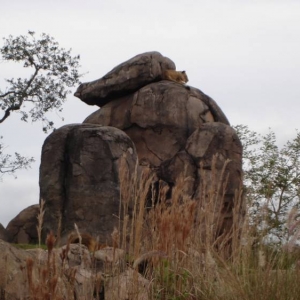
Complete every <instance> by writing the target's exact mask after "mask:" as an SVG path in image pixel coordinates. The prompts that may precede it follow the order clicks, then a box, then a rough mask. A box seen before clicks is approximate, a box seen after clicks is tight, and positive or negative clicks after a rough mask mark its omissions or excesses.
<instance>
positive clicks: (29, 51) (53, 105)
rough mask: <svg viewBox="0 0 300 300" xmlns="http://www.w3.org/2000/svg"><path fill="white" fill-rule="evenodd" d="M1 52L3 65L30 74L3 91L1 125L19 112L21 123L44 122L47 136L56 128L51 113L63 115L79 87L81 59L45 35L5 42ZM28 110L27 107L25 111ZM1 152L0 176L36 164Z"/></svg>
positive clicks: (10, 82)
mask: <svg viewBox="0 0 300 300" xmlns="http://www.w3.org/2000/svg"><path fill="white" fill-rule="evenodd" d="M3 40H4V44H3V46H2V48H0V53H1V55H2V60H3V61H13V62H17V63H22V64H23V67H24V68H27V69H28V70H29V71H30V75H29V77H28V78H20V77H18V78H10V79H5V81H6V83H7V86H6V87H5V89H4V90H1V89H0V111H2V114H1V113H0V124H1V123H3V122H4V121H5V120H6V119H7V118H8V117H9V116H10V115H11V113H12V112H18V113H19V114H20V116H21V117H20V119H21V120H22V121H25V122H27V121H32V122H36V121H42V123H43V130H44V131H45V132H47V131H48V130H49V129H52V128H53V126H54V123H53V121H51V120H49V119H48V117H47V116H46V113H47V112H50V111H59V112H60V111H61V110H62V104H63V103H64V101H65V100H66V98H67V95H68V94H69V93H70V92H71V90H70V88H71V87H73V86H75V85H76V84H78V83H79V78H80V76H81V75H80V74H79V73H78V68H79V67H80V66H79V59H80V57H79V55H78V56H74V57H72V56H71V50H65V49H64V48H60V47H59V44H58V42H56V41H55V40H54V38H53V37H51V36H49V35H47V34H45V33H43V34H42V35H41V36H40V37H39V38H36V35H35V33H34V32H33V31H29V32H28V35H27V36H24V35H20V36H18V37H13V36H9V37H8V38H4V39H3ZM25 106H26V107H25ZM3 148H4V147H3V144H1V148H0V173H2V174H3V173H9V174H12V173H14V172H15V171H16V170H17V169H20V168H27V167H28V166H29V164H30V163H31V162H32V161H33V159H32V158H30V159H27V158H24V157H22V156H20V155H19V154H16V155H15V159H13V158H12V156H11V155H7V154H4V153H3Z"/></svg>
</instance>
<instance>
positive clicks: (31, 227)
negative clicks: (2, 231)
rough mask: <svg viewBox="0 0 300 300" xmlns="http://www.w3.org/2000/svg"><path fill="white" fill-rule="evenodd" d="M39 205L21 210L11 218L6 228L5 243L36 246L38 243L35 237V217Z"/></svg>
mask: <svg viewBox="0 0 300 300" xmlns="http://www.w3.org/2000/svg"><path fill="white" fill-rule="evenodd" d="M38 213H39V205H38V204H35V205H31V206H29V207H27V208H25V209H24V210H22V211H21V212H20V213H19V214H18V215H17V216H16V217H15V218H13V219H12V220H11V221H10V222H9V223H8V225H7V227H6V232H7V241H8V242H10V243H17V244H30V243H33V244H36V243H38V235H37V229H36V227H37V223H38V222H37V216H38Z"/></svg>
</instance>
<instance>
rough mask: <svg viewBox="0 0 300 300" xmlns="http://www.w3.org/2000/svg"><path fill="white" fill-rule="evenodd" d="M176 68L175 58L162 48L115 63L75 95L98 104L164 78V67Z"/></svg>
mask: <svg viewBox="0 0 300 300" xmlns="http://www.w3.org/2000/svg"><path fill="white" fill-rule="evenodd" d="M167 69H169V70H175V64H174V62H173V61H172V60H170V59H169V58H167V57H164V56H162V55H161V54H160V53H159V52H156V51H153V52H146V53H142V54H139V55H136V56H134V57H133V58H131V59H129V60H127V61H125V62H123V63H121V64H120V65H118V66H116V67H115V68H114V69H112V70H111V71H110V72H108V73H107V74H106V75H105V76H103V77H102V78H100V79H98V80H95V81H92V82H87V83H83V84H81V85H80V86H79V87H78V89H77V91H76V92H75V94H74V96H75V97H78V98H80V99H81V100H82V101H83V102H85V103H86V104H89V105H97V106H99V107H101V106H103V105H105V104H106V103H108V102H110V100H112V99H114V98H117V97H122V96H125V95H128V94H129V93H132V92H135V91H137V90H138V89H140V88H142V87H143V86H145V85H147V84H149V83H151V82H156V81H159V80H161V76H162V73H163V71H164V70H167Z"/></svg>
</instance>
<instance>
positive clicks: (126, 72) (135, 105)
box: [40, 52, 242, 241]
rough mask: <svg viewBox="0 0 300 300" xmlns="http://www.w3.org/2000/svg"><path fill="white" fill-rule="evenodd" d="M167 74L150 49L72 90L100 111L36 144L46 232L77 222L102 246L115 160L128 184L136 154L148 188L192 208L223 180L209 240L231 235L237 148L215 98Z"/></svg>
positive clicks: (113, 205) (116, 199)
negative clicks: (149, 179) (190, 202)
mask: <svg viewBox="0 0 300 300" xmlns="http://www.w3.org/2000/svg"><path fill="white" fill-rule="evenodd" d="M166 69H175V64H174V63H173V62H172V61H171V60H170V59H168V58H165V57H163V56H162V55H160V54H159V53H157V52H149V53H145V54H141V55H138V56H136V57H134V58H132V59H130V60H129V61H127V62H124V63H122V64H121V65H119V66H117V67H116V68H114V69H113V70H112V71H111V72H109V73H108V74H107V75H105V76H104V77H103V78H101V79H99V80H97V81H94V82H91V83H84V84H82V85H81V86H80V87H79V88H78V90H77V91H76V93H75V96H77V97H79V98H80V99H81V100H82V101H84V102H85V103H87V104H90V105H98V106H99V107H101V109H99V110H98V111H96V112H95V113H93V114H92V115H90V116H89V117H87V118H86V119H85V121H84V122H83V124H77V125H68V126H64V127H62V128H60V129H58V130H57V131H55V132H54V133H53V134H51V135H50V136H49V137H48V138H47V140H46V141H45V143H44V146H43V150H42V161H41V171H40V187H41V197H42V198H43V199H44V200H45V208H46V212H45V224H44V228H45V230H46V231H48V230H54V231H55V232H58V234H62V235H63V236H65V235H67V234H68V233H69V232H70V231H72V230H73V224H74V223H76V224H77V225H78V227H79V228H80V229H82V230H84V231H87V232H89V233H91V234H93V235H97V236H99V237H100V241H105V240H107V239H108V238H109V234H110V233H111V231H112V230H113V228H114V226H116V225H117V224H118V219H117V218H116V217H115V216H117V215H118V213H119V207H120V205H119V203H120V195H119V192H120V173H119V166H120V159H121V158H122V157H125V160H126V165H127V166H128V170H129V173H130V176H131V177H132V176H134V175H136V173H135V171H136V170H137V169H136V168H135V164H136V159H137V157H138V165H139V168H138V169H143V168H150V169H151V170H152V172H153V173H154V174H155V178H156V182H154V184H153V186H154V187H155V188H156V189H157V190H158V191H159V189H160V188H161V187H162V186H163V187H164V191H165V197H164V198H165V199H164V200H166V201H169V202H170V201H172V197H173V196H174V195H173V194H174V191H175V190H176V189H177V190H178V189H179V188H180V190H181V193H182V197H188V198H190V199H195V200H199V203H200V199H201V201H204V200H203V199H205V197H207V195H206V192H205V191H206V189H205V187H206V186H207V185H209V184H213V183H212V182H213V181H214V180H216V179H218V180H219V185H218V186H222V184H223V183H225V182H227V185H226V189H225V190H223V189H219V188H217V185H216V187H213V188H215V192H216V193H219V196H220V197H219V200H218V201H219V202H218V203H217V205H216V207H217V208H216V209H217V211H218V212H220V213H218V214H216V221H217V224H218V230H217V235H221V234H222V233H223V232H229V231H230V228H231V226H232V222H233V209H234V193H235V191H236V190H237V189H238V188H240V186H241V181H242V146H241V143H240V141H239V139H238V137H237V135H236V133H235V131H234V130H233V129H232V128H231V127H230V125H229V122H228V120H227V118H226V116H225V115H224V113H223V112H222V110H221V109H220V108H219V106H218V105H217V104H216V102H215V101H214V100H212V99H211V98H210V97H208V96H207V95H205V94H204V93H202V92H201V91H200V90H198V89H196V88H193V87H189V86H185V85H181V84H178V83H175V82H170V81H166V80H161V78H162V73H163V71H164V70H166ZM136 153H137V157H136ZM224 164H225V166H226V168H225V170H223V166H224ZM224 174H225V175H224ZM158 194H159V193H156V195H158ZM156 200H159V199H156ZM200 204H201V203H200ZM201 205H202V204H201ZM201 205H200V206H201ZM239 213H240V214H241V215H242V210H240V211H239Z"/></svg>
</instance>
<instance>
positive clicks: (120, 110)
mask: <svg viewBox="0 0 300 300" xmlns="http://www.w3.org/2000/svg"><path fill="white" fill-rule="evenodd" d="M207 122H222V123H224V124H227V125H229V122H228V120H227V118H226V117H225V115H224V113H223V112H222V110H221V109H220V108H219V107H218V105H217V104H216V103H215V102H214V100H212V99H211V98H209V97H208V96H206V95H205V94H203V93H202V92H201V91H199V90H197V89H194V88H189V89H187V88H186V87H184V86H182V85H180V84H177V83H173V82H170V81H161V82H158V83H152V84H149V85H147V86H145V87H143V88H142V89H140V90H139V91H138V92H136V93H134V94H131V95H129V96H126V97H123V98H119V99H117V100H115V101H112V102H110V103H108V104H107V105H105V106H104V107H102V108H101V109H99V110H98V111H96V112H94V113H93V114H91V115H90V116H89V117H87V118H86V119H85V121H84V123H89V124H101V125H105V126H113V127H116V128H119V129H121V130H123V131H124V132H126V134H128V136H129V137H130V138H131V139H132V141H133V142H134V144H135V146H136V148H137V152H138V156H139V162H140V164H150V165H152V166H159V165H160V164H161V163H162V162H163V161H165V160H167V159H170V158H172V157H174V155H175V154H176V153H177V152H178V151H180V150H182V149H184V147H185V144H186V141H187V139H188V138H189V136H190V135H191V134H192V133H193V132H194V131H195V130H196V129H198V128H200V127H201V126H202V125H203V124H204V123H207Z"/></svg>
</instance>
